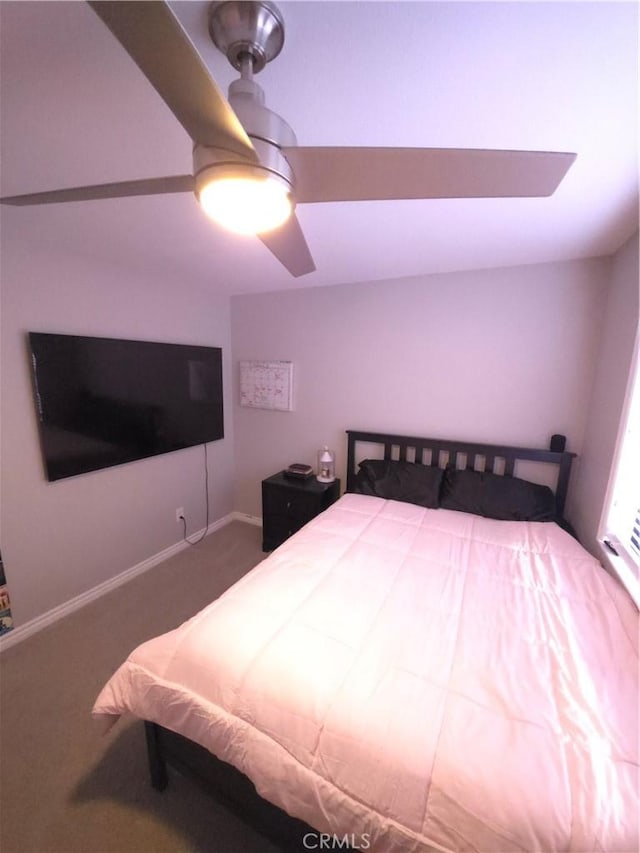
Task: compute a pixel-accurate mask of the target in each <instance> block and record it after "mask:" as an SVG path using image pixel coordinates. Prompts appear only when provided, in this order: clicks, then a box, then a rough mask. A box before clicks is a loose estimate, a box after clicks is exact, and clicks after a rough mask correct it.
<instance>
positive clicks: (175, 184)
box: [0, 175, 195, 207]
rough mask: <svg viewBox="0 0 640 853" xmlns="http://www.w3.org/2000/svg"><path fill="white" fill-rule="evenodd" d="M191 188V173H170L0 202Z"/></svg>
mask: <svg viewBox="0 0 640 853" xmlns="http://www.w3.org/2000/svg"><path fill="white" fill-rule="evenodd" d="M194 189H195V181H194V179H193V176H192V175H173V176H171V177H168V178H145V179H143V180H139V181H120V182H119V183H116V184H94V185H92V186H87V187H72V188H70V189H66V190H50V191H48V192H43V193H29V194H28V195H12V196H6V197H5V198H0V203H1V204H11V205H14V206H16V207H24V206H27V205H31V204H58V203H60V202H64V201H95V200H97V199H101V198H125V197H126V196H134V195H158V194H160V193H187V192H193V191H194Z"/></svg>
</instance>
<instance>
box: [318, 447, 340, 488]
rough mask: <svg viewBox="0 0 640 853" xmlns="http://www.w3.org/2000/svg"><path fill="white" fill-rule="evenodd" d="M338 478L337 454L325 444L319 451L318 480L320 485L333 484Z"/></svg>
mask: <svg viewBox="0 0 640 853" xmlns="http://www.w3.org/2000/svg"><path fill="white" fill-rule="evenodd" d="M335 478H336V454H335V453H334V452H333V450H329V448H328V447H327V445H326V444H325V445H324V447H322V448H321V449H320V450H319V451H318V473H317V475H316V480H317V481H318V482H319V483H333V481H334V480H335Z"/></svg>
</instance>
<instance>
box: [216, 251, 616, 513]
mask: <svg viewBox="0 0 640 853" xmlns="http://www.w3.org/2000/svg"><path fill="white" fill-rule="evenodd" d="M610 266H611V262H610V260H609V259H598V260H588V261H575V262H567V263H555V264H541V265H535V266H526V267H515V268H509V269H497V270H485V271H476V272H464V273H456V274H449V275H431V276H424V277H420V278H412V279H405V280H395V281H386V282H377V283H361V284H352V285H344V286H341V287H327V288H316V289H307V290H295V291H283V292H277V293H271V294H262V295H251V296H237V297H232V301H231V318H232V345H233V387H234V426H235V446H236V498H235V506H236V509H238V510H240V511H242V512H246V513H248V514H252V515H258V516H259V515H260V514H261V501H260V481H261V479H262V478H263V477H265V476H267V475H269V474H271V473H273V472H275V471H278V470H280V469H281V468H283V467H284V466H285V465H286V464H287V463H289V462H291V461H299V462H305V461H309V462H311V463H315V453H316V450H317V448H318V447H319V446H320V445H322V444H323V443H325V442H326V443H328V444H329V445H330V446H332V447H333V448H334V449H335V450H336V451H337V453H338V459H337V467H338V472H339V475H340V476H341V477H342V478H344V473H345V452H346V440H345V435H344V431H345V430H346V429H349V428H350V429H374V430H382V431H389V432H393V431H396V432H400V433H405V434H410V435H411V434H413V435H431V436H443V437H447V436H449V437H454V438H461V439H470V440H473V439H476V440H478V441H484V440H487V441H499V442H507V443H511V444H527V445H533V446H541V447H545V446H547V442H548V440H549V437H550V436H551V434H553V433H556V432H559V433H565V434H566V435H567V436H568V442H569V443H568V447H569V449H572V450H575V451H577V452H580V451H581V448H582V443H583V438H584V434H585V428H586V422H587V407H588V402H589V398H590V393H591V387H592V379H593V372H594V369H595V365H596V356H597V352H598V346H599V342H600V333H601V324H602V314H603V309H604V306H605V305H606V299H607V294H608V286H609V276H610ZM243 359H285V360H292V361H293V362H294V385H295V387H294V400H295V403H294V411H293V412H291V413H284V412H269V411H261V410H257V409H248V408H242V407H240V406H239V405H238V362H239V361H240V360H243Z"/></svg>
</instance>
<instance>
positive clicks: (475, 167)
mask: <svg viewBox="0 0 640 853" xmlns="http://www.w3.org/2000/svg"><path fill="white" fill-rule="evenodd" d="M88 2H89V5H90V6H91V8H92V9H93V10H94V12H95V13H96V14H97V15H98V16H99V17H100V18H101V19H102V21H103V22H104V23H105V24H106V26H107V27H108V28H109V29H110V30H111V32H112V33H113V35H114V36H115V37H116V39H117V40H118V41H119V42H120V44H121V45H122V46H123V47H124V49H125V50H126V51H127V53H128V54H129V55H130V56H131V58H132V59H133V60H134V61H135V62H136V63H137V64H138V66H139V67H140V69H141V70H142V72H143V74H144V75H145V76H146V77H147V79H148V80H149V82H150V83H151V84H152V85H153V86H154V87H155V89H156V90H157V91H158V93H159V94H160V96H161V97H162V98H163V100H164V101H165V102H166V104H167V106H168V107H169V109H170V110H171V111H172V112H173V114H174V115H175V117H176V118H177V119H178V121H179V122H180V123H181V124H182V126H183V127H184V129H185V130H186V131H187V133H188V134H189V136H190V138H191V139H192V140H193V144H194V145H193V174H192V175H175V176H169V177H163V178H150V179H143V180H133V181H121V182H118V183H111V184H100V185H94V186H84V187H74V188H70V189H61V190H53V191H50V192H41V193H31V194H28V195H18V196H10V197H5V198H2V199H0V202H1V203H2V204H10V205H34V204H51V203H57V202H73V201H85V200H95V199H106V198H123V197H126V196H136V195H154V194H158V193H177V192H194V193H195V195H196V197H197V198H198V200H199V201H200V203H201V205H202V206H203V208H204V209H205V212H207V213H208V214H209V215H210V216H211V217H212V218H213V219H214V220H216V221H217V222H219V223H220V224H222V225H225V226H226V227H229V228H231V229H232V230H236V231H240V232H241V233H249V234H256V235H257V236H258V237H259V238H260V239H261V240H262V242H263V243H264V245H265V246H266V247H267V248H268V249H269V250H270V251H271V252H272V253H273V255H275V257H276V258H277V259H278V260H279V261H280V262H281V263H282V264H283V265H284V266H285V267H286V269H287V270H288V271H289V272H290V273H291V274H292V275H294V276H301V275H306V274H307V273H310V272H313V271H314V270H315V264H314V262H313V258H312V257H311V253H310V251H309V248H308V246H307V243H306V240H305V238H304V235H303V233H302V229H301V228H300V224H299V222H298V219H297V217H296V215H295V206H296V204H304V203H308V202H311V203H313V202H336V201H368V200H369V201H372V200H391V199H428V198H496V197H498V198H500V197H502V198H508V197H533V196H549V195H551V194H552V193H553V192H554V191H555V190H556V188H557V187H558V185H559V183H560V181H561V180H562V179H563V178H564V176H565V174H566V172H567V170H568V169H569V167H570V166H571V164H572V163H573V161H574V160H575V157H576V155H575V154H570V153H562V152H548V151H501V150H485V149H454V148H340V147H303V146H298V145H297V143H296V137H295V134H294V132H293V130H292V129H291V128H290V127H289V125H288V124H287V123H286V122H285V121H284V119H282V118H280V116H278V115H277V114H276V113H274V112H272V111H271V110H269V109H268V108H267V107H266V106H265V105H264V92H263V90H262V88H261V87H260V86H259V85H258V84H257V83H256V82H255V80H254V79H253V75H254V74H256V73H258V72H259V71H261V70H262V69H263V68H264V66H265V65H266V64H267V63H268V62H270V61H271V60H272V59H274V58H275V57H276V56H277V55H278V54H279V53H280V51H281V49H282V46H283V43H284V21H283V19H282V16H281V14H280V12H279V10H278V8H277V7H276V6H275V5H274V4H273V3H270V2H266V0H258V2H240V0H223V2H214V3H212V4H211V7H210V11H209V33H210V35H211V38H212V39H213V42H214V44H215V45H216V47H217V48H218V49H219V50H221V51H222V52H223V53H225V54H226V56H227V58H228V60H229V61H230V63H231V64H232V65H233V66H234V68H236V69H237V70H238V71H240V77H239V79H237V80H234V81H233V82H232V83H231V85H230V87H229V99H228V101H227V99H225V97H224V95H223V94H222V92H221V91H220V90H219V88H218V86H217V85H216V83H215V82H214V80H213V79H212V78H211V76H210V74H209V71H208V69H207V68H206V66H205V64H204V62H203V61H202V59H201V57H200V55H199V54H198V52H197V51H196V49H195V47H194V46H193V44H192V43H191V41H190V39H189V37H188V35H187V34H186V32H185V31H184V29H183V28H182V26H181V24H180V23H179V21H178V19H177V18H176V17H175V15H174V13H173V12H172V10H171V8H170V7H169V5H168V4H167V3H165V2H155V0H154V1H153V2H152V0H142V1H141V2H133V0H112V2H101V0H88Z"/></svg>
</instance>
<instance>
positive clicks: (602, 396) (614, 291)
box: [572, 233, 640, 556]
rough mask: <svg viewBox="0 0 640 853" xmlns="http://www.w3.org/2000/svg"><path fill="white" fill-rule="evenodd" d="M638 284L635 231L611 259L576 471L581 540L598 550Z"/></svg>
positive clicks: (636, 310)
mask: <svg viewBox="0 0 640 853" xmlns="http://www.w3.org/2000/svg"><path fill="white" fill-rule="evenodd" d="M639 289H640V284H639V270H638V234H637V233H636V234H635V235H634V236H633V237H632V238H631V239H630V240H628V241H627V242H626V243H625V245H624V246H623V247H622V248H621V249H620V250H619V251H618V252H617V253H616V255H615V256H614V258H613V259H612V270H611V284H610V288H609V295H608V299H607V303H606V305H605V309H604V322H603V332H602V338H601V341H600V347H599V349H598V358H597V362H596V369H595V371H594V377H593V386H592V393H591V397H590V400H589V409H588V411H589V416H588V419H587V429H586V433H585V438H584V443H583V448H582V453H581V455H580V459H579V460H578V464H577V466H576V472H575V476H574V490H573V502H572V506H573V521H574V524H575V526H576V530H577V532H578V535H579V537H580V540H581V541H582V542H583V544H584V545H585V546H586V547H587V548H589V550H590V551H591V552H592V553H594V554H595V555H596V556H599V553H598V549H597V544H596V536H597V533H598V527H599V523H600V516H601V514H602V510H603V503H604V498H605V493H606V490H607V484H608V482H609V472H610V469H611V465H612V462H613V455H614V451H615V443H616V437H617V432H618V423H619V420H620V415H621V413H622V407H623V404H624V397H625V391H626V387H627V380H628V376H629V368H630V365H631V358H632V355H633V345H634V341H635V336H636V334H637V330H638V316H639V314H640V307H639V303H640V298H639Z"/></svg>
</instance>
